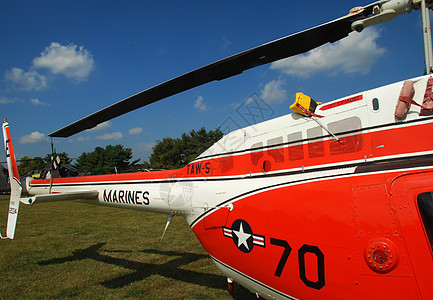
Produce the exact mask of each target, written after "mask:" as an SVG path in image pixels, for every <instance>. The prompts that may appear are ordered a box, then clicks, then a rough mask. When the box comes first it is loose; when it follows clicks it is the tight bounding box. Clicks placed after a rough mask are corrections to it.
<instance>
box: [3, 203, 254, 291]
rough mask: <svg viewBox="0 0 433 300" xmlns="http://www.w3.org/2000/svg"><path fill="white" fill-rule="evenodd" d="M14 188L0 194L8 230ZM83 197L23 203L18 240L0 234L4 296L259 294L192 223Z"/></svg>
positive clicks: (19, 218)
mask: <svg viewBox="0 0 433 300" xmlns="http://www.w3.org/2000/svg"><path fill="white" fill-rule="evenodd" d="M8 202H9V199H8V196H0V230H1V231H2V234H5V230H6V219H7V210H8ZM166 220H167V219H166V217H165V216H163V215H157V214H152V213H146V212H141V211H132V210H123V209H116V208H110V207H99V206H93V205H86V204H82V203H77V202H53V203H43V204H39V205H38V204H35V205H34V206H30V207H29V206H25V205H21V206H20V212H19V216H18V224H17V229H16V232H15V239H14V240H1V241H0V299H36V298H37V299H40V298H43V299H48V298H50V299H119V298H128V299H233V298H235V299H254V298H255V295H253V294H252V293H250V292H249V291H247V290H245V289H243V288H239V289H237V291H236V292H235V294H234V295H230V294H229V293H228V291H227V283H226V278H225V277H224V276H223V275H222V274H221V273H220V272H219V270H218V269H217V268H216V267H215V265H214V264H213V262H212V261H211V260H210V259H209V257H208V256H207V255H206V252H205V251H204V250H203V248H202V246H201V245H200V243H199V242H198V240H197V238H196V237H195V236H194V234H193V233H192V231H191V229H190V228H189V226H188V224H187V223H186V222H185V220H184V219H183V218H181V217H175V218H174V219H173V221H172V224H171V225H170V227H169V228H168V230H167V233H166V235H165V237H164V240H163V241H162V243H161V244H159V239H160V237H161V234H162V231H163V229H164V226H165V223H166Z"/></svg>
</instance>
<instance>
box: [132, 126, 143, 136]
mask: <svg viewBox="0 0 433 300" xmlns="http://www.w3.org/2000/svg"><path fill="white" fill-rule="evenodd" d="M140 133H143V128H141V127H135V128H131V129H129V134H130V135H135V134H140Z"/></svg>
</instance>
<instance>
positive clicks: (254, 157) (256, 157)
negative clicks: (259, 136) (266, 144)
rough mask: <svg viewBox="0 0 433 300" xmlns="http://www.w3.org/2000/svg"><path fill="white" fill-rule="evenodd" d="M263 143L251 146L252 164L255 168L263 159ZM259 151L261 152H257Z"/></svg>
mask: <svg viewBox="0 0 433 300" xmlns="http://www.w3.org/2000/svg"><path fill="white" fill-rule="evenodd" d="M262 147H263V143H261V142H260V143H255V144H254V145H252V146H251V163H252V164H253V165H255V166H257V164H258V163H259V160H260V159H261V158H262V157H263V150H262ZM257 149H259V150H257Z"/></svg>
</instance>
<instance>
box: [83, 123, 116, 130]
mask: <svg viewBox="0 0 433 300" xmlns="http://www.w3.org/2000/svg"><path fill="white" fill-rule="evenodd" d="M110 129H111V122H110V121H105V122H103V123H101V124H98V125H96V127H93V128H90V129H88V130H87V131H106V130H110Z"/></svg>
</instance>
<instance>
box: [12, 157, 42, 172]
mask: <svg viewBox="0 0 433 300" xmlns="http://www.w3.org/2000/svg"><path fill="white" fill-rule="evenodd" d="M45 165H46V164H45V161H44V160H43V159H42V157H34V158H31V157H28V156H23V157H22V158H21V161H20V164H19V165H18V171H19V172H20V174H29V173H30V172H31V171H37V170H39V171H40V170H43V169H44V168H45Z"/></svg>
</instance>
